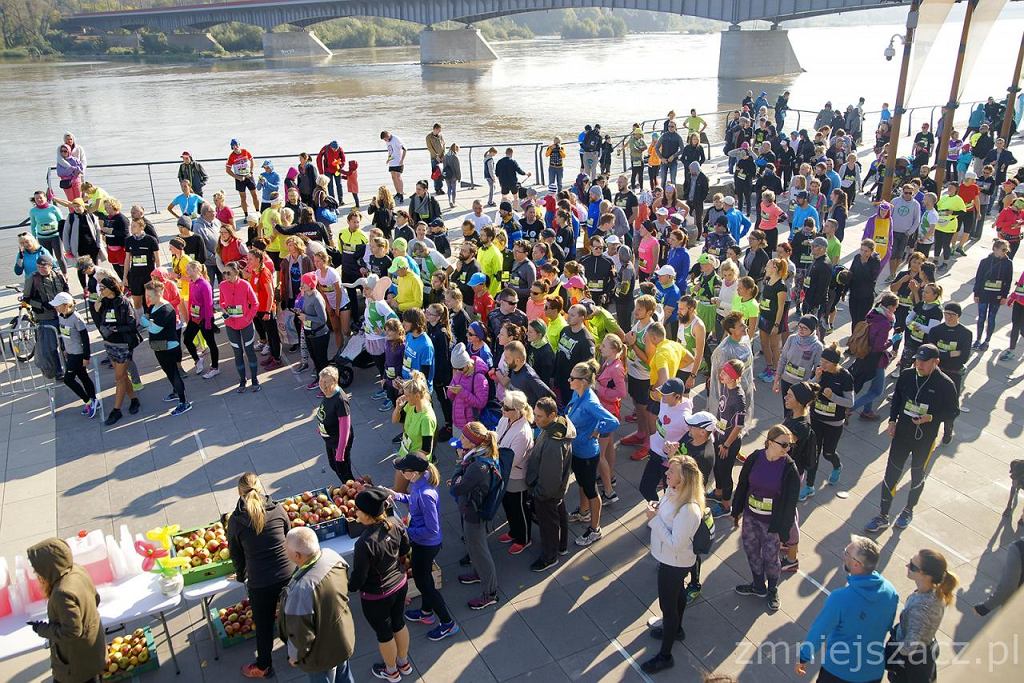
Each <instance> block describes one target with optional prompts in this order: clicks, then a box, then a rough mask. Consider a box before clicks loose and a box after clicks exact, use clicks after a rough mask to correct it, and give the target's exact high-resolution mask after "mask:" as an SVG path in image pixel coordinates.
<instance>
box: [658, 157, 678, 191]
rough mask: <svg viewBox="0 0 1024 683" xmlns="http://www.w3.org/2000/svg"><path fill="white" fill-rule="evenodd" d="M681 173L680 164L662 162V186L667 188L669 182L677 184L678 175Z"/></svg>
mask: <svg viewBox="0 0 1024 683" xmlns="http://www.w3.org/2000/svg"><path fill="white" fill-rule="evenodd" d="M678 171H679V162H678V161H673V162H666V161H664V160H662V162H661V186H662V187H665V185H667V184H668V183H669V182H671V183H672V184H673V185H675V184H676V173H677V172H678Z"/></svg>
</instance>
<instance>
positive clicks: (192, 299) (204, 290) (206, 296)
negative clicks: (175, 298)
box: [188, 277, 213, 330]
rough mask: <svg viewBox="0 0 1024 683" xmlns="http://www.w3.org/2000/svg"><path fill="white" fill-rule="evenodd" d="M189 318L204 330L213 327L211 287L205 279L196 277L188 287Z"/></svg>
mask: <svg viewBox="0 0 1024 683" xmlns="http://www.w3.org/2000/svg"><path fill="white" fill-rule="evenodd" d="M188 307H189V311H188V314H189V317H190V318H191V319H192V320H195V321H196V322H197V323H198V324H199V326H200V327H201V328H202V329H204V330H209V329H211V328H212V327H213V287H211V286H210V283H209V281H207V280H206V278H202V277H197V278H196V279H195V280H192V281H190V282H189V286H188Z"/></svg>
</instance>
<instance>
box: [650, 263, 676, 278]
mask: <svg viewBox="0 0 1024 683" xmlns="http://www.w3.org/2000/svg"><path fill="white" fill-rule="evenodd" d="M654 274H655V275H657V276H658V277H661V276H662V275H668V276H671V277H675V276H676V269H675V268H674V267H672V266H670V265H668V264H667V263H666V264H665V265H663V266H662V267H661V268H658V270H656V271H655V273H654Z"/></svg>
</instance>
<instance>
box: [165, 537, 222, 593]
mask: <svg viewBox="0 0 1024 683" xmlns="http://www.w3.org/2000/svg"><path fill="white" fill-rule="evenodd" d="M171 543H172V544H173V545H174V556H175V557H187V558H189V561H190V562H191V563H192V566H191V567H189V568H187V569H183V570H182V571H181V573H182V575H183V576H184V579H185V585H186V586H191V585H192V584H195V583H201V582H203V581H208V580H210V579H215V578H217V577H220V576H225V575H227V574H231V573H232V572H234V571H235V563H234V562H232V561H231V553H230V552H229V551H228V539H227V532H226V530H225V529H224V524H223V523H221V522H219V521H218V522H212V523H210V524H207V525H204V526H201V527H196V528H195V529H185V530H183V531H181V532H180V533H179V534H178V535H177V536H175V537H174V538H172V539H171Z"/></svg>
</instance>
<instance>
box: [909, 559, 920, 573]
mask: <svg viewBox="0 0 1024 683" xmlns="http://www.w3.org/2000/svg"><path fill="white" fill-rule="evenodd" d="M907 569H909V570H910V571H912V572H919V571H921V568H920V567H918V566H917V565H916V564H914V561H913V560H910V561H909V562H907Z"/></svg>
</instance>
